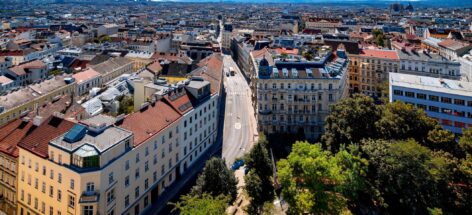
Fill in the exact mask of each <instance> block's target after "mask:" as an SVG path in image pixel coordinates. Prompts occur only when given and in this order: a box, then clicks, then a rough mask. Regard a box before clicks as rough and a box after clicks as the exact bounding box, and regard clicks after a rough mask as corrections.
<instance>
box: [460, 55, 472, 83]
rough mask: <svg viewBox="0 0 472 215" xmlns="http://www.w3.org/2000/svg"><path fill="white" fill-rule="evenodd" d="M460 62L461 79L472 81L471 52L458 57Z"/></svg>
mask: <svg viewBox="0 0 472 215" xmlns="http://www.w3.org/2000/svg"><path fill="white" fill-rule="evenodd" d="M459 62H460V64H461V76H462V80H463V81H470V82H472V53H469V54H466V55H464V56H462V57H461V58H459Z"/></svg>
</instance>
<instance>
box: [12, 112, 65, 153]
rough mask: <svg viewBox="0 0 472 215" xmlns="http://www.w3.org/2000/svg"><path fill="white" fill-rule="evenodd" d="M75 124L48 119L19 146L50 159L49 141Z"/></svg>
mask: <svg viewBox="0 0 472 215" xmlns="http://www.w3.org/2000/svg"><path fill="white" fill-rule="evenodd" d="M72 126H74V123H73V122H71V121H68V120H65V119H61V118H58V117H55V116H51V117H49V118H47V119H46V120H45V121H44V122H43V123H42V124H41V125H40V126H38V127H37V128H36V129H34V130H33V131H31V133H29V134H28V135H27V136H26V137H25V138H24V139H23V140H22V141H21V142H20V143H19V144H18V147H21V148H23V149H25V150H28V151H30V152H31V153H33V154H36V155H38V156H40V157H42V158H48V156H49V155H48V146H49V141H50V140H52V139H53V138H56V137H58V136H59V135H61V134H64V133H65V132H67V131H69V129H71V128H72Z"/></svg>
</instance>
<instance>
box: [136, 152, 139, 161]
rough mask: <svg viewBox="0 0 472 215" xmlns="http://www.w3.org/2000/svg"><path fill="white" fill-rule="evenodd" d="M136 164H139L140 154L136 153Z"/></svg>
mask: <svg viewBox="0 0 472 215" xmlns="http://www.w3.org/2000/svg"><path fill="white" fill-rule="evenodd" d="M136 163H139V153H136Z"/></svg>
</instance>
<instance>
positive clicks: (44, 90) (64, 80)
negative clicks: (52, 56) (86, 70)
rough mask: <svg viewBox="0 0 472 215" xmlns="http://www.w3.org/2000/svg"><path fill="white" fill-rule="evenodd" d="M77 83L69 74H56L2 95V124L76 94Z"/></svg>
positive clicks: (0, 105) (0, 104) (0, 116)
mask: <svg viewBox="0 0 472 215" xmlns="http://www.w3.org/2000/svg"><path fill="white" fill-rule="evenodd" d="M76 87H77V83H76V82H75V81H74V80H73V79H72V78H71V77H69V76H56V77H54V78H52V79H47V80H45V81H43V82H40V83H37V84H32V85H28V86H26V87H24V88H21V89H20V90H17V91H14V92H11V93H9V94H6V95H3V96H0V125H4V124H6V123H7V122H10V121H13V120H15V119H18V118H21V117H23V116H26V115H27V114H28V113H29V112H31V111H36V110H37V109H38V108H41V107H42V106H44V105H47V104H49V103H52V102H55V101H57V100H59V99H60V98H61V97H62V96H64V95H75V89H76Z"/></svg>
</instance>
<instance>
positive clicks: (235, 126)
mask: <svg viewBox="0 0 472 215" xmlns="http://www.w3.org/2000/svg"><path fill="white" fill-rule="evenodd" d="M234 128H236V129H238V130H239V129H241V123H239V122H237V123H234Z"/></svg>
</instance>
